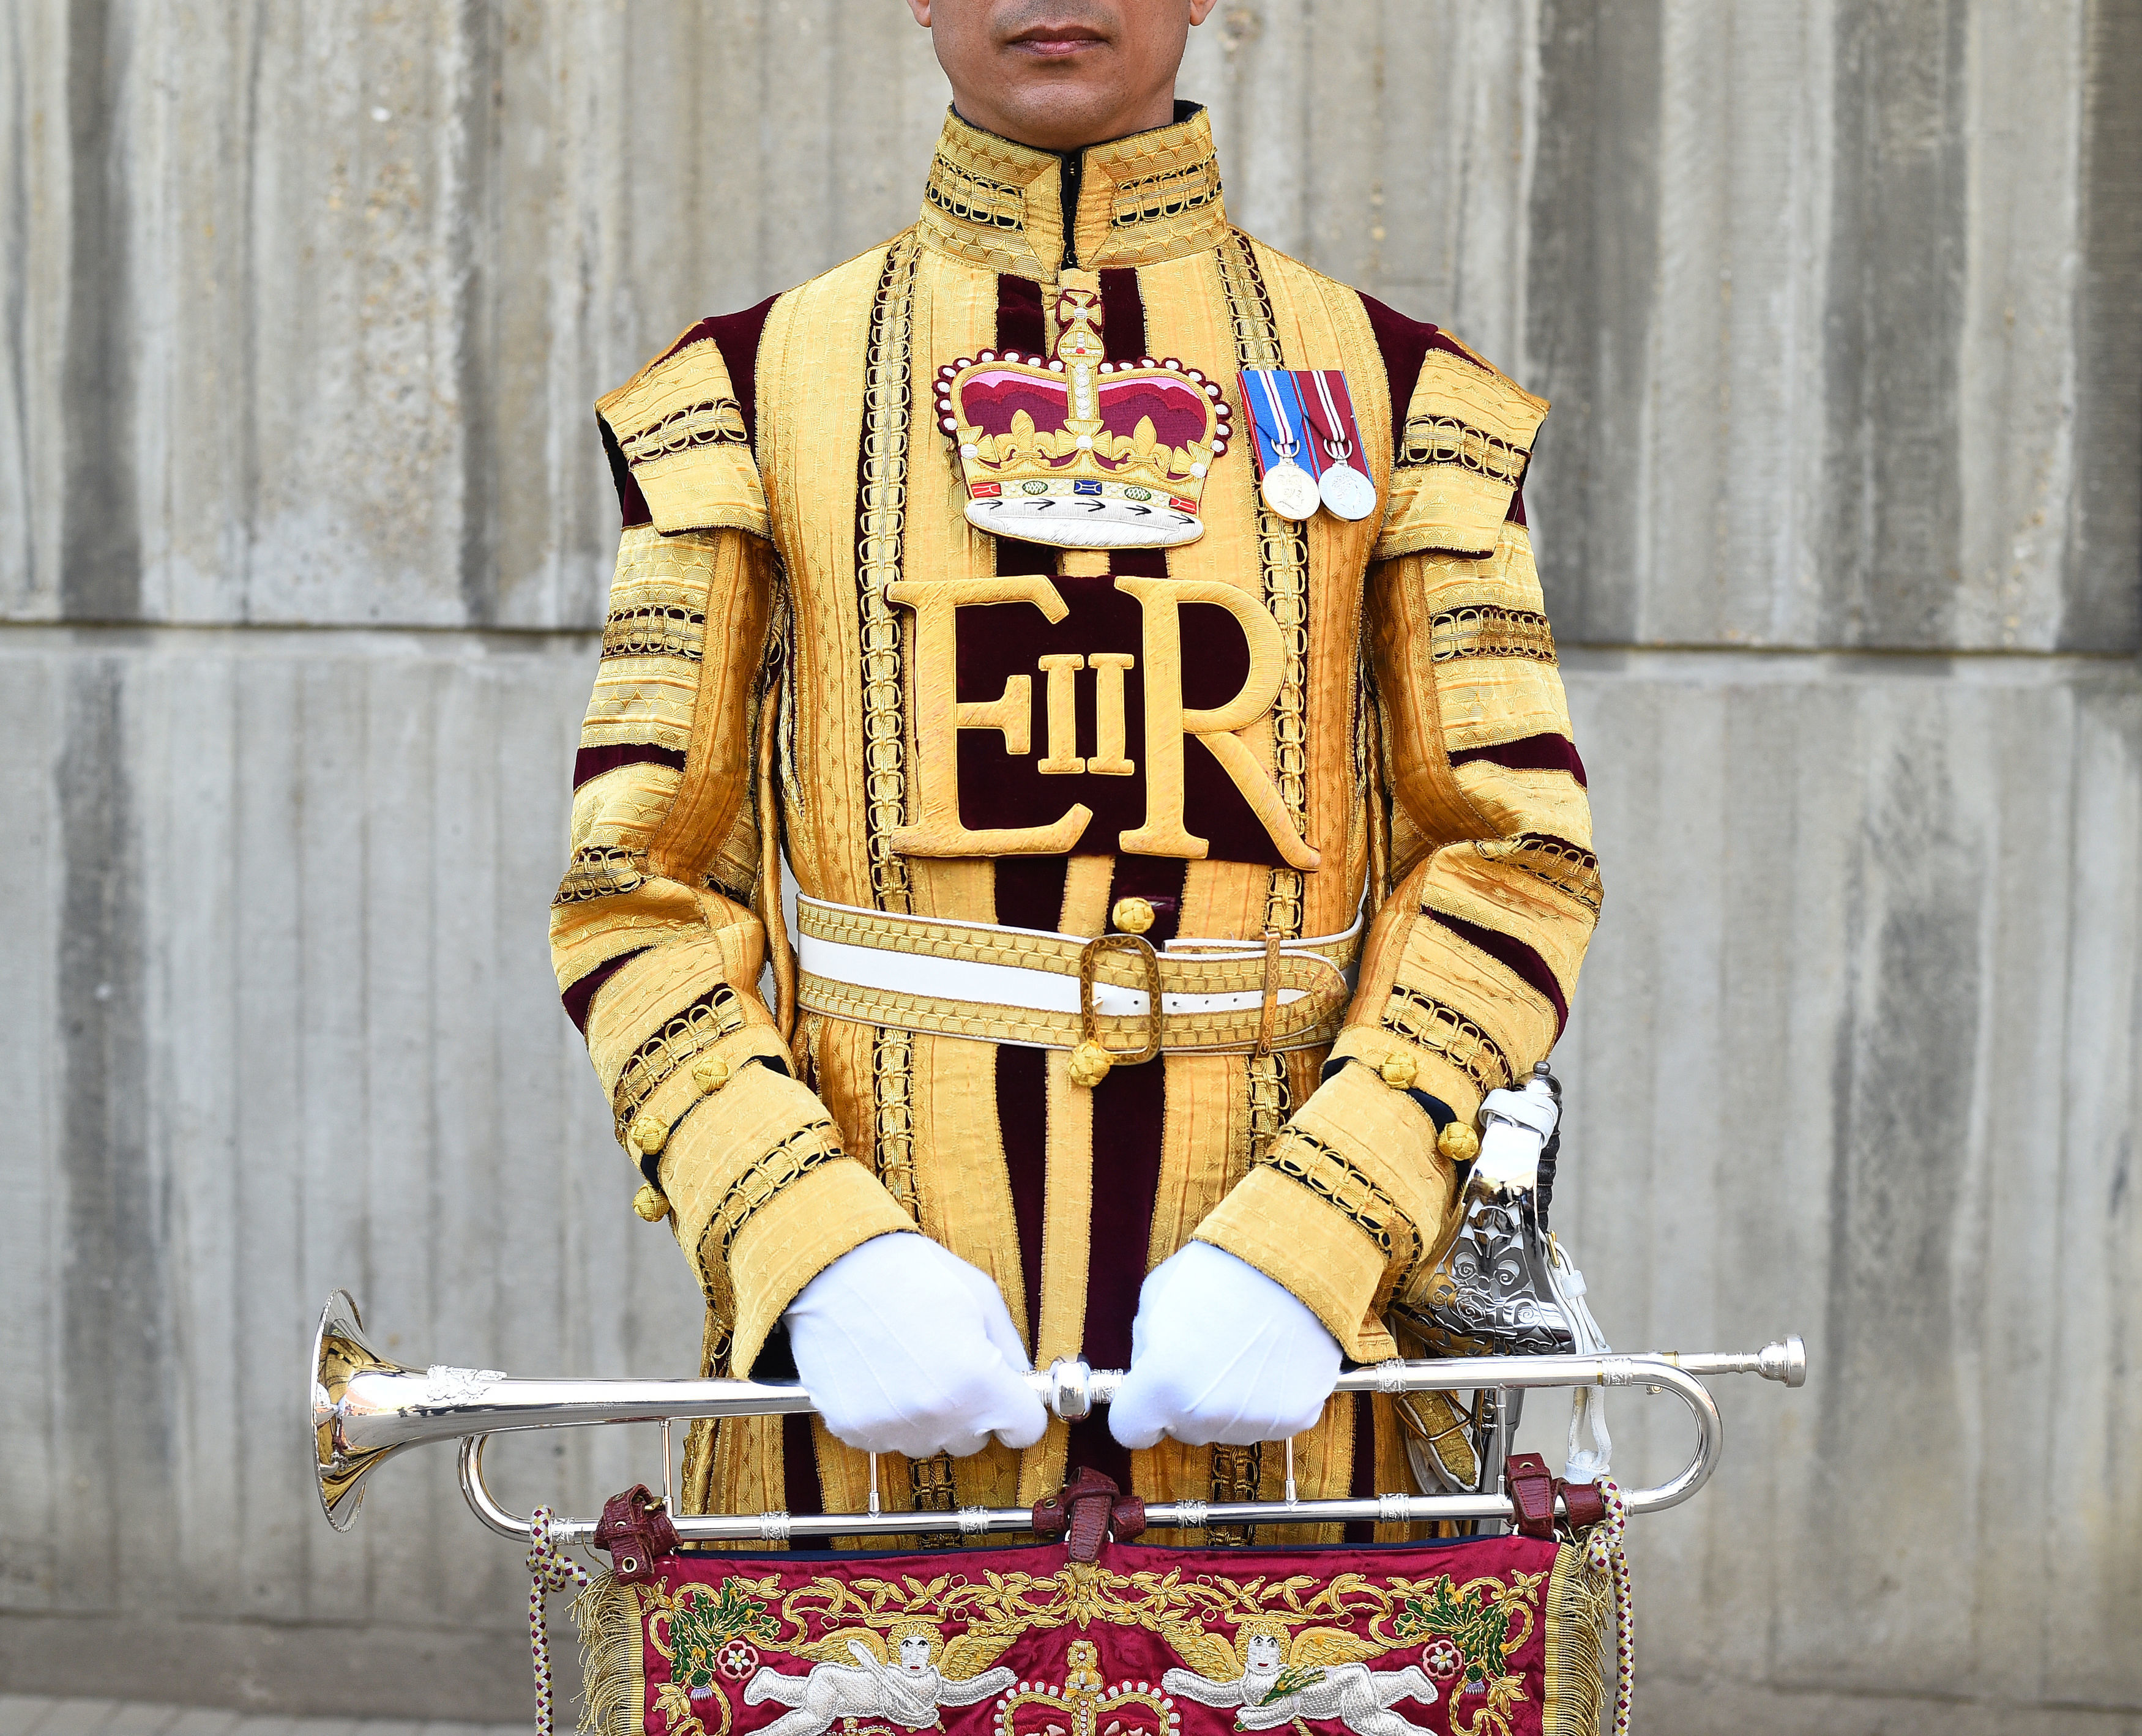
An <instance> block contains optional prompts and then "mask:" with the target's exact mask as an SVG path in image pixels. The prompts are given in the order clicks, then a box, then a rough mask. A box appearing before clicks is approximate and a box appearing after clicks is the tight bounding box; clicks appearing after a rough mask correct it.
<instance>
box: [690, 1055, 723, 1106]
mask: <svg viewBox="0 0 2142 1736" xmlns="http://www.w3.org/2000/svg"><path fill="white" fill-rule="evenodd" d="M729 1071H730V1069H729V1064H728V1062H726V1061H724V1060H723V1059H722V1058H720V1057H719V1056H718V1055H709V1056H708V1057H707V1058H706V1059H705V1060H703V1061H699V1062H695V1063H693V1067H692V1083H693V1084H694V1085H696V1086H698V1087H699V1092H700V1095H701V1096H703V1097H712V1096H713V1094H714V1093H715V1092H718V1091H719V1090H720V1089H721V1088H722V1087H723V1086H724V1085H726V1084H728V1082H729Z"/></svg>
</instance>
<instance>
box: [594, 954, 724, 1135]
mask: <svg viewBox="0 0 2142 1736" xmlns="http://www.w3.org/2000/svg"><path fill="white" fill-rule="evenodd" d="M743 1027H744V1016H743V996H741V995H740V994H738V993H737V992H736V990H735V989H732V988H730V987H729V986H728V984H725V983H724V984H720V985H719V986H718V987H716V988H714V989H710V990H708V992H707V993H706V994H703V995H701V996H700V997H699V999H697V1000H695V1001H693V1003H692V1004H691V1005H690V1006H689V1007H687V1008H685V1009H684V1011H683V1012H682V1013H679V1014H678V1015H677V1016H676V1017H675V1018H672V1019H671V1020H670V1021H669V1023H667V1024H665V1025H664V1026H663V1027H662V1028H661V1029H660V1030H659V1031H657V1032H656V1033H654V1035H653V1036H652V1037H650V1038H648V1039H647V1041H646V1042H644V1043H641V1044H640V1045H639V1048H636V1049H635V1050H634V1051H633V1054H632V1058H631V1059H630V1060H629V1061H628V1062H626V1063H624V1066H623V1067H622V1068H619V1072H618V1075H617V1083H616V1084H615V1085H614V1086H613V1087H611V1088H610V1103H611V1107H612V1108H613V1110H614V1112H615V1114H616V1117H617V1137H618V1142H619V1144H622V1143H624V1130H625V1129H626V1127H629V1126H630V1125H631V1123H632V1118H633V1117H634V1116H635V1115H637V1114H639V1108H640V1105H641V1104H643V1103H644V1102H646V1101H647V1100H648V1098H649V1097H652V1096H654V1093H655V1092H656V1090H657V1089H658V1088H659V1087H660V1086H661V1084H662V1083H663V1082H664V1080H666V1079H670V1078H674V1077H675V1076H676V1074H677V1072H678V1070H679V1068H683V1067H685V1066H688V1065H689V1064H690V1063H691V1061H692V1059H693V1057H694V1056H696V1055H698V1054H699V1053H701V1052H702V1051H703V1050H706V1049H709V1048H713V1046H714V1045H715V1044H716V1043H719V1042H720V1041H721V1040H722V1038H724V1037H727V1036H729V1035H731V1034H732V1033H735V1032H738V1031H741V1030H742V1029H743Z"/></svg>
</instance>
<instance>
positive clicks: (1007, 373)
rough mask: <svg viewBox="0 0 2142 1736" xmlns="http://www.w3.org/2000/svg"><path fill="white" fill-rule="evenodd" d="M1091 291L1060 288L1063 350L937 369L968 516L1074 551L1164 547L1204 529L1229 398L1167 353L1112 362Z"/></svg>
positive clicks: (992, 354) (1001, 531)
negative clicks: (1210, 475)
mask: <svg viewBox="0 0 2142 1736" xmlns="http://www.w3.org/2000/svg"><path fill="white" fill-rule="evenodd" d="M1099 311H1100V298H1099V297H1098V294H1096V293H1095V292H1093V290H1090V289H1063V290H1061V291H1059V293H1058V296H1057V306H1056V322H1057V324H1058V326H1059V328H1060V335H1059V338H1057V341H1056V353H1055V355H1054V357H1053V358H1047V359H1044V358H1042V357H1039V356H1024V355H1021V354H1020V353H1018V352H1017V351H1015V350H1005V351H1003V352H999V351H996V350H984V351H983V352H982V353H980V355H979V356H974V357H962V358H960V360H958V361H956V362H947V363H946V364H945V366H944V367H940V368H939V369H938V370H937V381H936V398H937V425H938V427H940V428H942V429H943V430H944V431H945V433H946V434H948V435H950V436H951V437H952V440H953V441H954V442H955V444H956V445H957V446H958V447H959V449H960V464H961V466H962V469H963V472H964V475H965V481H966V484H967V508H966V511H967V519H968V522H970V524H974V525H980V527H981V528H982V529H983V530H989V531H993V532H995V534H996V535H999V536H1014V537H1019V538H1021V539H1023V540H1026V541H1028V542H1038V543H1047V544H1049V545H1052V546H1054V547H1056V548H1062V549H1165V548H1172V547H1174V546H1175V545H1177V544H1179V543H1187V542H1195V541H1196V540H1197V539H1198V538H1199V537H1201V536H1202V535H1204V534H1205V526H1204V524H1203V522H1202V520H1200V519H1199V518H1198V516H1197V503H1198V500H1199V498H1200V496H1202V493H1203V491H1204V487H1205V476H1206V473H1207V470H1208V469H1209V468H1210V467H1211V465H1212V461H1213V460H1214V459H1216V458H1217V457H1218V456H1220V455H1221V454H1222V452H1224V451H1226V450H1227V440H1228V435H1229V432H1230V422H1229V417H1230V414H1231V412H1229V410H1228V407H1227V401H1226V397H1224V396H1223V395H1222V392H1221V390H1220V387H1218V386H1217V384H1216V383H1215V382H1212V381H1211V380H1208V379H1207V378H1206V377H1205V376H1204V375H1202V373H1200V372H1197V369H1195V368H1194V367H1184V366H1183V365H1182V363H1181V362H1177V361H1176V360H1174V359H1173V358H1169V359H1167V360H1165V361H1159V362H1156V361H1154V360H1153V359H1152V358H1151V357H1149V356H1148V357H1145V358H1141V359H1140V360H1138V361H1137V362H1107V361H1103V359H1102V357H1103V354H1104V353H1105V352H1104V350H1103V347H1102V343H1101V338H1100V333H1098V331H1096V330H1095V329H1094V322H1095V320H1096V318H1098V314H1099Z"/></svg>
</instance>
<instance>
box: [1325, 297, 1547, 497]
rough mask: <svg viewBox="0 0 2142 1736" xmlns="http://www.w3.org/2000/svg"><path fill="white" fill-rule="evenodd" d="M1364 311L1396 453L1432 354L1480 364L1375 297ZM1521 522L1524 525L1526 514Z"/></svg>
mask: <svg viewBox="0 0 2142 1736" xmlns="http://www.w3.org/2000/svg"><path fill="white" fill-rule="evenodd" d="M1355 293H1357V294H1358V293H1360V292H1359V291H1356V292H1355ZM1361 311H1362V312H1363V313H1366V314H1367V315H1368V316H1369V328H1370V330H1371V331H1372V332H1374V333H1375V335H1376V348H1377V349H1378V350H1379V352H1380V353H1382V356H1383V358H1384V375H1385V377H1387V378H1388V379H1389V382H1390V388H1391V450H1392V451H1393V452H1394V453H1395V452H1396V451H1398V450H1399V446H1400V444H1401V443H1402V441H1403V439H1404V434H1405V419H1406V411H1407V410H1408V408H1409V407H1411V405H1412V403H1413V389H1414V386H1416V385H1417V384H1419V380H1420V370H1421V366H1422V364H1423V363H1424V362H1426V361H1427V360H1428V353H1429V351H1430V350H1441V351H1442V352H1443V353H1444V354H1445V355H1448V356H1463V357H1464V358H1465V359H1466V360H1467V361H1468V362H1472V363H1473V366H1474V367H1478V366H1479V362H1478V358H1476V357H1473V356H1472V355H1470V354H1468V353H1467V351H1466V349H1465V347H1464V345H1463V344H1461V343H1458V342H1457V340H1456V339H1454V338H1447V337H1445V336H1444V333H1442V332H1441V331H1440V330H1439V329H1438V328H1436V327H1434V326H1432V325H1429V324H1428V323H1425V322H1424V321H1422V320H1418V319H1409V318H1407V317H1406V316H1405V315H1404V314H1403V313H1399V311H1398V309H1397V308H1390V307H1386V306H1385V305H1384V303H1381V302H1379V301H1378V300H1377V299H1376V298H1375V296H1373V295H1364V296H1362V297H1361ZM1518 522H1519V523H1520V524H1522V523H1523V522H1524V520H1523V516H1522V515H1520V517H1519V518H1518Z"/></svg>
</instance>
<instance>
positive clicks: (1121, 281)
mask: <svg viewBox="0 0 2142 1736" xmlns="http://www.w3.org/2000/svg"><path fill="white" fill-rule="evenodd" d="M1146 342H1147V340H1146V334H1145V297H1144V296H1143V294H1141V293H1139V290H1138V272H1137V271H1136V270H1135V269H1133V268H1131V267H1128V266H1125V267H1123V268H1121V269H1116V270H1110V271H1103V273H1102V274H1101V353H1102V354H1103V355H1104V356H1106V357H1107V358H1108V360H1109V361H1111V362H1136V361H1138V360H1140V359H1141V358H1143V357H1145V356H1148V355H1150V354H1151V353H1152V352H1151V351H1150V350H1148V348H1146Z"/></svg>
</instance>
